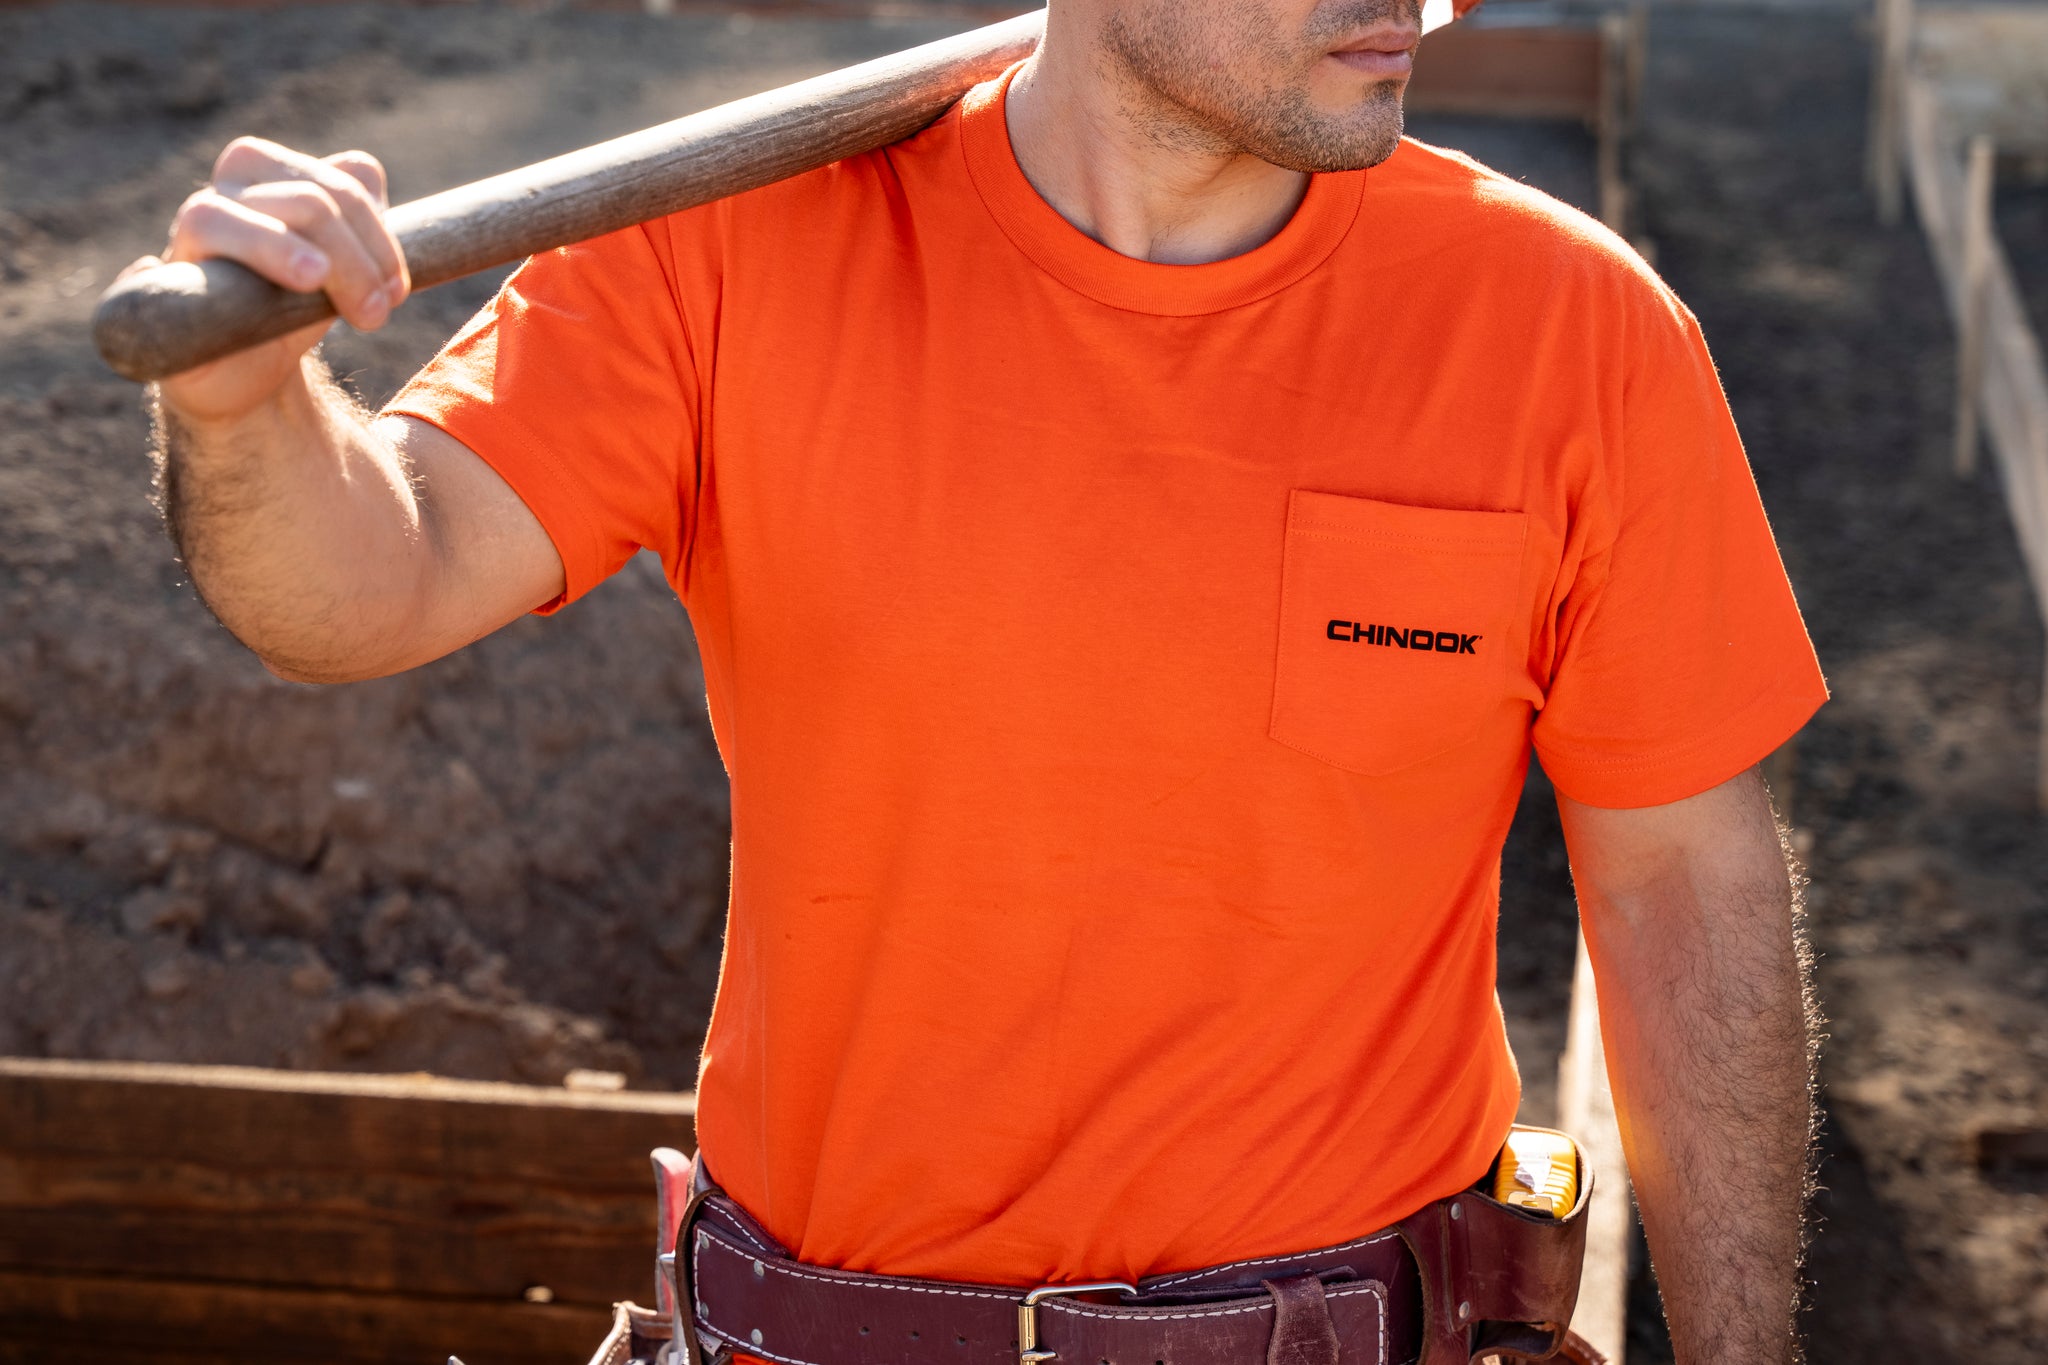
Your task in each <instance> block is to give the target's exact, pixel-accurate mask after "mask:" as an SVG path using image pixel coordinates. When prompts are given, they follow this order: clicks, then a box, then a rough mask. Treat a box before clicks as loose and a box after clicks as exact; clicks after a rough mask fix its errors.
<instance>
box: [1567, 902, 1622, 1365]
mask: <svg viewBox="0 0 2048 1365" xmlns="http://www.w3.org/2000/svg"><path fill="white" fill-rule="evenodd" d="M1565 1030H1566V1031H1565V1046H1564V1055H1563V1057H1562V1058H1561V1059H1560V1060H1559V1062H1558V1067H1557V1126H1558V1127H1560V1128H1562V1129H1564V1130H1565V1131H1566V1132H1568V1133H1570V1134H1571V1135H1572V1136H1573V1137H1575V1138H1577V1139H1578V1140H1579V1145H1580V1147H1581V1148H1583V1149H1584V1151H1585V1154H1586V1160H1587V1161H1588V1162H1589V1163H1590V1164H1591V1165H1592V1167H1593V1170H1594V1172H1595V1175H1596V1179H1595V1181H1594V1184H1593V1202H1592V1204H1591V1206H1590V1207H1589V1208H1588V1209H1587V1210H1586V1271H1585V1275H1584V1276H1583V1277H1582V1278H1581V1280H1580V1281H1579V1306H1578V1310H1577V1311H1576V1312H1574V1313H1573V1314H1572V1323H1571V1327H1572V1330H1573V1331H1574V1332H1576V1333H1578V1334H1579V1335H1580V1336H1582V1337H1584V1338H1585V1339H1586V1340H1587V1341H1588V1342H1590V1343H1591V1344H1592V1345H1593V1346H1594V1347H1595V1348H1596V1349H1598V1350H1599V1351H1600V1353H1601V1354H1602V1355H1604V1356H1605V1357H1606V1358H1607V1361H1608V1365H1622V1361H1623V1356H1624V1354H1625V1352H1626V1350H1627V1348H1628V1249H1629V1243H1630V1241H1631V1240H1632V1237H1633V1233H1634V1228H1635V1213H1634V1210H1633V1208H1632V1207H1631V1205H1630V1203H1629V1181H1628V1163H1627V1161H1626V1160H1625V1159H1624V1157H1623V1156H1622V1150H1621V1129H1620V1128H1619V1127H1618V1126H1617V1125H1616V1123H1615V1119H1614V1095H1613V1092H1612V1091H1611V1090H1610V1089H1609V1088H1608V1083H1607V1058H1606V1054H1605V1052H1604V1051H1603V1050H1602V1048H1601V1045H1600V1006H1599V999H1598V996H1597V995H1596V994H1595V992H1594V986H1593V963H1592V959H1591V958H1589V957H1588V956H1587V954H1586V936H1585V935H1584V934H1583V933H1581V934H1580V935H1579V949H1578V962H1577V965H1576V966H1575V967H1574V968H1573V970H1572V999H1571V1015H1570V1019H1569V1022H1568V1023H1567V1024H1566V1026H1565Z"/></svg>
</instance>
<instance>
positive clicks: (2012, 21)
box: [1912, 4, 2048, 156]
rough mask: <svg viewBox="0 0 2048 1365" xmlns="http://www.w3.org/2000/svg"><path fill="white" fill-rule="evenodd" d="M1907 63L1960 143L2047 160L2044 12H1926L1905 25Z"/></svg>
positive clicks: (1979, 8)
mask: <svg viewBox="0 0 2048 1365" xmlns="http://www.w3.org/2000/svg"><path fill="white" fill-rule="evenodd" d="M1912 61H1913V69H1914V71H1915V72H1917V73H1918V74H1919V75H1921V76H1922V77H1924V78H1926V79H1928V80H1930V81H1932V82H1933V83H1934V86H1935V88H1936V89H1937V90H1938V91H1939V92H1940V94H1941V104H1942V108H1943V109H1944V110H1945V111H1946V113H1947V117H1948V120H1949V122H1950V123H1951V124H1952V125H1953V126H1954V127H1955V129H1956V131H1957V132H1958V133H1959V134H1960V135H1961V136H1963V137H1973V136H1975V135H1977V134H1979V133H1983V134H1985V135H1987V136H1989V137H1990V138H1991V139H1992V140H1993V141H1994V142H1996V143H1997V144H1998V145H1999V146H2000V147H2001V148H2002V149H2004V150H2005V151H2006V152H2007V153H2014V154H2018V155H2021V156H2040V155H2043V154H2048V6H2044V5H2040V4H2025V5H2012V4H1997V5H1947V4H1943V5H1931V6H1928V7H1927V8H1925V9H1923V10H1921V11H1920V12H1919V14H1918V15H1917V16H1916V20H1915V23H1914V25H1913V57H1912Z"/></svg>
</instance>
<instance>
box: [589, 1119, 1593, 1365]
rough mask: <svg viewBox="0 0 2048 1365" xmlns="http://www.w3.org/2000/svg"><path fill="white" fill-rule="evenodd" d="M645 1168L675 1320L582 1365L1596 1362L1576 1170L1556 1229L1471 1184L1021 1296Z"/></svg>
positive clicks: (649, 1318)
mask: <svg viewBox="0 0 2048 1365" xmlns="http://www.w3.org/2000/svg"><path fill="white" fill-rule="evenodd" d="M670 1155H671V1156H673V1154H670ZM656 1170H657V1178H658V1181H662V1182H664V1183H663V1185H662V1188H663V1194H664V1198H663V1200H662V1203H663V1207H662V1211H661V1212H662V1224H663V1227H664V1228H667V1227H674V1228H675V1229H676V1236H675V1239H674V1240H673V1241H672V1242H667V1247H668V1248H672V1250H667V1249H665V1250H663V1252H662V1254H661V1255H660V1256H659V1257H658V1258H657V1259H658V1264H659V1269H658V1275H659V1277H660V1283H659V1285H658V1289H659V1291H660V1301H661V1304H662V1307H663V1308H664V1309H665V1310H667V1312H666V1313H665V1314H653V1313H649V1312H647V1311H646V1310H644V1309H638V1308H635V1307H633V1306H632V1305H621V1306H620V1309H619V1315H618V1319H617V1321H616V1322H615V1324H614V1329H613V1333H612V1336H611V1337H610V1338H608V1339H607V1340H606V1343H605V1345H604V1346H603V1347H602V1348H600V1350H599V1352H598V1355H597V1358H596V1359H595V1360H594V1361H593V1365H629V1362H632V1361H634V1360H649V1361H657V1362H660V1365H685V1361H687V1365H725V1361H726V1360H727V1359H728V1358H729V1357H731V1356H733V1355H741V1356H752V1357H756V1358H758V1359H760V1360H764V1361H768V1362H771V1365H1052V1363H1053V1362H1059V1365H1404V1362H1419V1365H1467V1363H1468V1362H1470V1361H1473V1360H1476V1359H1478V1358H1480V1357H1483V1356H1494V1357H1499V1358H1500V1359H1502V1360H1504V1361H1533V1360H1542V1359H1548V1358H1552V1357H1553V1356H1560V1357H1561V1358H1565V1359H1570V1360H1573V1361H1579V1362H1597V1361H1598V1360H1599V1357H1598V1355H1597V1353H1594V1352H1592V1351H1591V1349H1590V1348H1589V1347H1587V1346H1586V1345H1585V1343H1583V1342H1582V1341H1580V1340H1579V1339H1578V1338H1576V1337H1572V1336H1571V1335H1570V1333H1568V1332H1567V1331H1566V1324H1567V1323H1569V1322H1570V1320H1571V1315H1572V1309H1573V1307H1574V1306H1575V1305H1576V1303H1577V1300H1578V1286H1579V1268H1580V1260H1581V1257H1582V1255H1583V1253H1584V1249H1585V1239H1586V1228H1585V1210H1586V1202H1587V1199H1588V1196H1589V1195H1590V1193H1591V1190H1592V1178H1591V1172H1590V1170H1586V1169H1585V1167H1584V1163H1583V1158H1582V1159H1581V1170H1582V1171H1583V1172H1584V1174H1583V1177H1582V1178H1581V1179H1580V1181H1579V1189H1578V1193H1577V1198H1576V1201H1575V1202H1574V1204H1573V1206H1572V1208H1571V1210H1570V1212H1569V1213H1567V1214H1566V1215H1565V1216H1564V1217H1562V1218H1556V1217H1552V1216H1550V1215H1548V1214H1544V1213H1535V1212H1531V1211H1530V1210H1527V1209H1523V1208H1518V1207H1515V1206H1513V1205H1509V1204H1504V1203H1501V1202H1499V1201H1497V1200H1495V1199H1493V1198H1492V1197H1490V1196H1489V1195H1488V1194H1486V1193H1485V1192H1483V1191H1482V1190H1481V1189H1478V1188H1474V1189H1471V1190H1466V1191H1464V1192H1463V1193H1460V1194H1457V1195H1454V1196H1451V1197H1450V1198H1447V1199H1441V1200H1438V1201H1437V1202H1435V1203H1433V1204H1429V1205H1427V1206H1425V1207H1423V1208H1422V1209H1419V1210H1417V1211H1416V1212H1415V1213H1414V1214H1412V1215H1410V1216H1409V1217H1407V1218H1404V1219H1402V1220H1401V1221H1400V1222H1399V1223H1397V1224H1395V1225H1394V1226H1392V1227H1389V1228H1386V1229H1384V1230H1382V1231H1379V1232H1376V1233H1373V1234H1371V1235H1369V1236H1365V1237H1360V1238H1357V1239H1355V1240H1352V1241H1348V1242H1342V1243H1339V1244H1337V1245H1335V1246H1330V1247H1322V1248H1318V1249H1316V1250H1313V1251H1304V1252H1300V1253H1298V1254H1291V1255H1282V1256H1265V1257H1258V1258H1253V1259H1249V1260H1243V1261H1233V1262H1230V1263H1228V1264H1225V1265H1218V1266H1212V1267H1209V1268H1207V1269H1203V1270H1192V1271H1179V1272H1173V1273H1168V1274H1162V1275H1154V1276H1150V1277H1147V1278H1146V1279H1143V1280H1140V1281H1138V1282H1136V1283H1135V1284H1127V1283H1121V1282H1096V1283H1089V1284H1064V1285H1045V1286H1041V1287H1039V1288H1035V1289H1028V1290H1027V1289H1019V1288H1015V1287H1011V1286H1003V1285H984V1284H962V1283H953V1282H948V1281H940V1280H923V1279H912V1278H907V1277H901V1276H893V1275H870V1274H863V1273H859V1272H855V1271H846V1270H835V1269H832V1268H829V1267H825V1266H814V1265H808V1264H805V1263H803V1262H800V1261H797V1260H795V1259H793V1258H792V1257H791V1256H790V1255H789V1253H788V1252H787V1251H786V1250H785V1249H784V1248H783V1247H782V1246H781V1245H780V1244H779V1243H777V1242H776V1241H775V1239H774V1238H773V1237H771V1236H770V1235H769V1234H768V1232H767V1231H766V1230H765V1229H764V1228H762V1227H761V1226H760V1225H759V1224H758V1223H756V1222H755V1221H754V1219H753V1218H752V1217H750V1216H749V1215H748V1214H747V1212H746V1210H744V1209H742V1208H741V1207H740V1206H739V1205H738V1204H737V1203H735V1202H734V1201H733V1200H731V1199H730V1198H728V1197H726V1195H725V1194H724V1193H723V1192H722V1191H720V1190H719V1189H718V1188H717V1187H716V1186H715V1185H713V1184H711V1183H710V1181H709V1180H708V1178H706V1177H705V1176H703V1174H702V1173H701V1170H686V1169H683V1168H681V1167H680V1158H675V1160H674V1161H673V1162H671V1164H670V1168H669V1170H668V1171H667V1173H666V1175H665V1176H664V1175H663V1162H662V1154H657V1156H656ZM685 1180H688V1182H689V1183H688V1184H687V1186H685V1185H684V1181H685ZM672 1186H673V1187H674V1188H675V1193H674V1194H671V1193H670V1190H671V1187H672ZM685 1188H686V1189H687V1190H688V1196H687V1202H685V1201H684V1199H683V1198H681V1197H680V1195H681V1191H682V1190H683V1189H685ZM662 1338H667V1339H668V1340H666V1341H663V1340H662ZM678 1341H680V1342H681V1343H682V1349H680V1350H678V1349H676V1345H675V1343H676V1342H678Z"/></svg>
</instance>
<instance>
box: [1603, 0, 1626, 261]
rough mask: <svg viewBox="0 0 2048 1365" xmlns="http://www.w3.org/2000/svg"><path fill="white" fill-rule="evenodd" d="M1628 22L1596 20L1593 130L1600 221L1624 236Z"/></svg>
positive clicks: (1621, 18)
mask: <svg viewBox="0 0 2048 1365" xmlns="http://www.w3.org/2000/svg"><path fill="white" fill-rule="evenodd" d="M1628 48H1629V20H1628V16H1626V15H1622V14H1608V15H1603V16H1602V17H1601V20H1600V105H1599V110H1600V112H1599V117H1598V119H1597V120H1596V124H1595V131H1596V133H1597V134H1598V137H1599V147H1598V154H1597V157H1596V160H1597V162H1598V168H1599V179H1600V221H1601V222H1603V223H1605V224H1606V225H1607V226H1608V227H1610V228H1612V229H1613V230H1614V232H1615V233H1616V234H1617V235H1618V236H1622V237H1626V236H1628V187H1627V185H1626V184H1624V183H1623V181H1622V171H1621V158H1622V150H1623V149H1622V143H1623V141H1624V139H1625V138H1626V136H1627V127H1628V112H1627V100H1628V70H1627V65H1626V63H1627V60H1628Z"/></svg>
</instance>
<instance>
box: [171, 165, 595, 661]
mask: <svg viewBox="0 0 2048 1365" xmlns="http://www.w3.org/2000/svg"><path fill="white" fill-rule="evenodd" d="M384 207H385V199H384V176H383V171H382V169H381V168H380V167H378V165H377V164H376V162H375V161H373V160H371V159H370V158H369V157H367V156H365V155H363V154H361V153H343V154H342V155H340V156H337V157H331V158H328V159H326V160H324V161H322V160H316V159H315V158H312V157H308V156H304V155H302V154H300V153H296V152H291V151H289V150H287V149H285V148H282V147H278V146H275V145H274V144H270V143H264V142H260V141H256V140H253V139H243V140H238V141H237V142H235V143H233V144H231V145H230V146H229V148H228V149H227V151H225V152H223V153H222V155H221V158H220V161H219V162H218V163H217V164H216V166H215V169H214V179H213V183H212V184H210V185H209V186H207V187H206V188H205V189H203V190H201V191H199V192H198V193H197V194H195V195H193V196H192V198H191V199H189V200H187V201H186V204H185V206H184V208H183V209H181V210H180V212H179V215H178V218H177V221H176V222H175V223H174V224H173V226H172V231H171V243H170V246H169V247H168V249H167V250H166V252H165V257H166V258H167V259H170V260H201V259H205V258H207V257H212V256H222V257H228V258H231V259H234V260H238V261H240V262H242V263H243V264H245V265H247V266H249V267H250V268H251V269H253V270H255V271H256V272H257V273H258V274H261V275H263V276H265V277H266V278H269V279H271V280H274V281H276V282H278V283H280V284H284V285H286V286H288V287H291V288H295V289H310V288H323V289H325V290H326V291H327V293H328V295H329V297H330V298H332V299H333V301H334V303H335V306H336V308H337V310H338V311H339V312H340V313H341V315H342V316H343V317H344V318H346V319H348V321H350V322H351V323H353V324H354V325H356V326H357V327H359V328H362V329H365V330H367V329H370V328H374V327H378V326H381V325H382V324H383V322H384V319H385V318H386V317H387V316H388V315H389V313H390V310H391V308H392V307H393V306H395V305H396V304H397V302H398V301H400V300H401V299H402V298H403V297H404V295H405V292H406V289H407V281H406V277H405V265H404V259H403V255H402V253H401V252H400V250H399V247H398V243H397V241H396V239H395V238H393V237H392V235H391V233H390V231H389V230H388V229H387V228H386V227H385V225H384V222H383V216H382V213H383V209H384ZM147 263H153V262H142V263H138V264H147ZM324 331H325V324H319V325H315V326H312V327H308V328H306V329H304V330H302V331H300V332H298V333H295V334H292V335H290V336H286V337H282V338H279V339H278V340H276V341H271V342H266V343H263V344H262V345H259V346H255V347H252V348H250V349H249V350H247V351H243V352H240V353H238V354H236V355H233V356H228V357H226V358H224V359H221V360H217V361H214V362H212V363H210V364H208V365H204V366H201V367H199V368H198V369H195V370H192V371H189V372H187V373H185V374H182V375H177V376H174V377H173V378H170V379H167V380H165V381H163V383H162V384H161V385H159V386H158V391H157V411H158V436H159V455H160V458H161V459H162V461H163V468H162V484H163V496H164V511H165V516H166V519H167V520H168V522H169V524H170V528H171V532H172V535H173V536H174V538H175V539H176V540H177V542H178V544H179V547H180V550H181V552H182V554H183V555H184V559H185V563H186V567H187V569H188V570H189V571H190V573H191V575H192V581H193V584H194V585H195V586H196V587H197V588H198V590H199V593H200V595H201V596H202V597H203V598H204V599H205V600H206V603H207V605H208V606H209V607H210V608H211V609H212V610H213V612H214V614H215V615H216V616H218V617H219V618H220V620H221V623H222V624H223V625H225V626H227V628H228V629H229V630H230V631H232V632H234V634H235V636H236V637H237V638H239V639H240V640H241V641H242V642H243V643H244V644H246V645H248V646H249V648H250V649H252V650H254V651H255V653H256V654H257V656H258V657H259V658H261V659H262V660H263V662H264V664H265V665H266V666H267V667H269V668H270V669H271V671H272V672H274V673H276V674H278V675H279V676H280V677H285V678H290V679H294V680H297V681H305V682H346V681H352V680H356V679H361V678H372V677H379V676H382V675H384V674H387V673H395V672H398V671H400V670H402V669H406V668H411V667H414V666H415V665H418V664H422V663H425V662H427V661H428V660H431V659H435V658H438V657H440V656H441V655H443V654H446V653H448V652H449V651H451V650H454V649H457V648H460V647H461V646H462V645H465V644H467V643H469V642H470V641H471V640H474V639H476V638H478V637H479V636H482V635H485V634H488V633H489V632H491V631H493V630H495V629H497V628H498V627H499V626H501V625H504V624H505V623H506V622H508V621H511V620H513V619H515V618H517V617H518V616H520V615H522V614H524V613H525V612H528V611H530V610H532V609H533V608H534V607H537V606H539V605H541V604H542V603H544V602H547V601H548V600H550V599H551V598H554V597H556V596H559V595H560V594H561V592H562V591H563V586H564V572H563V568H562V562H561V559H560V557H559V556H558V555H557V553H556V551H555V548H554V545H553V543H552V541H550V539H549V538H548V535H547V533H546V532H545V531H544V530H543V529H542V528H541V525H540V522H539V521H538V520H537V519H536V518H535V516H534V515H533V513H532V512H531V511H530V510H528V509H527V507H526V505H525V504H524V503H523V502H521V501H520V499H519V497H518V496H517V495H516V494H515V493H514V492H513V491H512V489H511V488H510V487H509V486H508V485H507V484H506V483H505V482H504V480H503V479H501V478H499V477H498V475H497V474H496V473H495V472H494V471H493V470H492V469H491V468H490V466H488V465H487V464H485V463H484V461H483V460H482V459H480V458H479V457H478V456H477V455H476V454H475V453H474V452H473V451H471V450H469V449H468V448H467V447H466V446H464V445H463V444H462V443H461V442H459V441H457V440H455V439H454V438H453V437H451V436H449V435H447V434H446V433H445V432H442V431H441V430H439V429H438V428H436V427H433V426H431V425H429V424H428V423H425V422H420V421H417V420H415V419H412V418H406V417H391V418H385V419H382V420H378V421H373V420H372V419H371V418H370V416H369V414H367V413H365V412H363V411H362V410H361V409H360V408H359V407H358V406H357V405H356V404H355V403H354V401H353V400H352V399H350V398H349V397H348V395H347V394H345V393H344V392H343V391H342V390H341V389H340V387H339V386H338V385H336V384H335V383H334V381H333V380H332V379H331V378H330V377H329V376H328V374H327V372H326V369H325V367H324V366H322V365H321V364H320V362H319V360H318V358H317V357H315V356H314V355H312V354H311V348H312V347H313V345H314V344H315V343H316V342H317V341H318V340H319V339H320V336H321V335H322V333H323V332H324Z"/></svg>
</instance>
